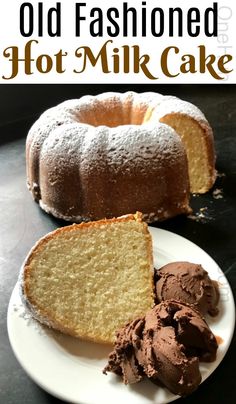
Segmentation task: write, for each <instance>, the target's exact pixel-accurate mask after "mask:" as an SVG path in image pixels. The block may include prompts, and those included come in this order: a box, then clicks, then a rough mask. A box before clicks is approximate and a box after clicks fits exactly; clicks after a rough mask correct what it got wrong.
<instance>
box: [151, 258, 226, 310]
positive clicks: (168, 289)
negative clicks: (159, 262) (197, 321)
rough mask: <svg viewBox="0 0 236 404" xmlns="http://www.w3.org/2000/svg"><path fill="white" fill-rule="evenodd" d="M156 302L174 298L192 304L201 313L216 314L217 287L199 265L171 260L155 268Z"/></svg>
mask: <svg viewBox="0 0 236 404" xmlns="http://www.w3.org/2000/svg"><path fill="white" fill-rule="evenodd" d="M155 285H156V296H157V302H161V301H163V300H167V299H176V300H179V301H181V302H184V303H189V304H191V305H194V306H195V307H196V309H198V310H199V311H200V312H201V313H202V314H203V315H205V314H206V313H208V314H210V315H211V316H216V315H217V314H218V309H217V304H218V302H219V289H218V284H217V282H216V281H213V280H211V279H210V277H209V275H208V273H207V271H205V270H204V269H203V268H202V266H201V265H197V264H192V263H190V262H172V263H171V264H167V265H165V266H164V267H162V268H160V269H159V270H155Z"/></svg>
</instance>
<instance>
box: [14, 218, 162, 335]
mask: <svg viewBox="0 0 236 404" xmlns="http://www.w3.org/2000/svg"><path fill="white" fill-rule="evenodd" d="M20 283H21V292H22V298H23V301H24V303H26V305H27V307H28V308H29V309H30V311H31V313H32V314H33V316H34V317H35V318H36V319H38V320H39V321H40V322H42V323H44V324H46V325H48V326H50V327H52V328H55V329H57V330H59V331H62V332H64V333H66V334H69V335H72V336H75V337H81V338H84V339H89V340H93V341H95V342H102V343H112V342H113V341H114V338H115V332H116V330H117V329H119V327H121V326H123V325H124V324H125V323H126V322H127V321H130V320H132V319H134V318H136V317H137V316H140V315H144V314H145V313H146V311H147V310H148V309H150V308H151V307H153V305H154V294H153V262H152V240H151V236H150V233H149V231H148V227H147V224H146V223H144V222H142V219H141V214H139V213H137V214H135V215H126V216H124V217H121V218H117V219H109V220H100V221H97V222H89V223H82V224H79V225H71V226H67V227H64V228H60V229H57V230H55V231H54V232H52V233H49V234H48V235H46V236H45V237H43V238H42V239H41V240H39V242H38V243H37V244H36V245H35V246H34V247H33V249H32V250H31V252H30V253H29V255H28V257H27V259H26V261H25V263H24V265H23V268H22V272H21V276H20Z"/></svg>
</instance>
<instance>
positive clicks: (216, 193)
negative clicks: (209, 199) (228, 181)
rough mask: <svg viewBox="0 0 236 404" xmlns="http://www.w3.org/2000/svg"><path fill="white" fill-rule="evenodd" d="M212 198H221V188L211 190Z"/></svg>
mask: <svg viewBox="0 0 236 404" xmlns="http://www.w3.org/2000/svg"><path fill="white" fill-rule="evenodd" d="M212 195H213V198H214V199H222V198H223V189H222V188H216V189H214V191H213V192H212Z"/></svg>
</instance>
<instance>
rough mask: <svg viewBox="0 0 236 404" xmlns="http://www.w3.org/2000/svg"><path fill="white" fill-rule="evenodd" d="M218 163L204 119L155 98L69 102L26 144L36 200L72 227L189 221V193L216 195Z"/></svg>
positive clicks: (47, 115) (190, 108)
mask: <svg viewBox="0 0 236 404" xmlns="http://www.w3.org/2000/svg"><path fill="white" fill-rule="evenodd" d="M214 162H215V154H214V145H213V136H212V130H211V127H210V126H209V124H208V122H207V120H206V118H205V117H204V115H203V114H202V113H201V111H199V109H198V108H197V107H195V106H194V105H192V104H190V103H188V102H185V101H181V100H180V99H178V98H175V97H170V96H162V95H160V94H157V93H152V92H147V93H142V94H137V93H134V92H127V93H124V94H121V93H104V94H100V95H98V96H84V97H82V98H80V99H79V100H69V101H65V102H63V103H61V104H59V105H58V106H56V107H54V108H51V109H49V110H47V111H46V112H44V113H43V114H42V115H41V117H40V118H39V119H38V121H36V123H35V124H34V125H33V126H32V128H31V129H30V131H29V134H28V137H27V142H26V164H27V182H28V186H29V189H30V191H31V192H32V194H33V197H34V199H35V200H36V201H38V202H39V203H40V206H41V207H42V208H43V209H44V210H45V211H46V212H48V213H51V214H53V215H54V216H56V217H58V218H62V219H65V220H68V221H73V222H81V221H89V220H97V219H102V218H105V217H107V218H109V217H114V216H120V215H123V214H126V213H130V212H134V211H136V210H138V211H141V212H143V215H144V219H145V220H147V221H148V222H152V221H156V220H163V219H166V218H170V217H173V216H176V215H178V214H181V213H185V214H186V213H189V212H190V208H189V195H190V194H189V192H190V188H191V191H192V192H196V193H197V192H206V191H207V190H209V189H210V188H211V187H212V185H213V183H214V180H215V169H214ZM189 179H190V185H189Z"/></svg>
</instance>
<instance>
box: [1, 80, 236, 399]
mask: <svg viewBox="0 0 236 404" xmlns="http://www.w3.org/2000/svg"><path fill="white" fill-rule="evenodd" d="M126 90H136V91H138V92H142V91H157V92H161V93H163V94H172V95H177V96H179V97H182V98H183V99H186V100H188V101H191V102H193V103H195V104H196V105H198V106H199V107H200V108H201V109H202V110H203V111H204V112H205V114H206V115H207V118H208V119H209V121H210V123H211V125H212V127H213V129H214V134H215V145H216V152H217V169H218V171H219V173H223V174H224V175H223V176H220V177H218V178H217V182H216V184H215V186H214V189H221V190H222V198H220V199H215V198H214V197H213V193H212V191H211V192H209V193H208V194H206V195H203V196H197V197H193V198H192V206H193V209H194V213H195V216H196V215H197V214H198V213H199V212H200V208H202V207H204V208H207V209H206V210H204V216H205V218H203V219H201V220H200V221H196V220H191V219H189V218H186V217H178V218H175V219H172V220H169V221H166V222H163V223H161V224H159V225H158V226H159V227H161V228H163V229H167V230H170V231H172V232H175V233H177V234H180V235H182V236H183V237H186V238H188V239H189V240H191V241H193V242H194V243H196V244H198V245H199V246H200V247H201V248H203V249H204V250H205V251H206V252H207V253H208V254H210V255H211V256H212V258H213V259H214V260H215V261H216V262H217V263H218V264H219V265H220V267H221V268H222V270H223V271H224V272H225V274H226V276H227V278H228V280H229V282H230V284H231V287H232V289H233V292H234V294H235V292H236V86H233V85H218V86H210V85H204V86H203V85H202V86H201V85H200V86H197V85H195V86H191V85H178V86H172V85H171V86H157V85H155V86H146V87H145V86H143V85H139V86H137V85H136V86H135V85H133V86H132V85H130V86H128V85H76V86H75V85H73V86H72V85H27V86H25V85H7V86H6V85H5V86H4V85H2V86H0V224H1V225H0V313H1V314H0V403H2V404H18V403H24V404H31V403H35V404H39V403H40V404H41V403H42V404H43V403H61V401H60V400H58V399H56V398H54V397H52V396H50V395H49V394H47V393H46V392H45V391H43V390H42V389H41V388H40V387H38V386H37V385H36V384H35V383H34V382H33V381H32V380H31V379H30V378H29V377H28V376H27V374H26V373H25V372H24V370H23V369H22V368H21V366H20V365H19V364H18V362H17V360H16V358H15V356H14V354H13V352H12V350H11V347H10V345H9V340H8V334H7V320H6V316H7V307H8V303H9V299H10V295H11V292H12V289H13V288H14V285H15V283H16V281H17V277H18V272H19V268H20V266H21V263H22V261H23V259H24V257H25V255H26V254H27V252H28V250H29V249H30V248H31V246H32V245H33V243H34V242H35V241H36V240H37V239H38V238H39V237H41V236H43V235H44V234H46V233H47V232H49V231H51V230H53V229H54V228H56V227H58V226H62V225H65V222H62V221H59V220H56V219H54V218H53V217H51V216H48V215H47V214H45V213H44V212H42V211H41V210H40V208H39V207H38V205H37V204H36V203H35V202H33V200H32V198H31V195H30V194H29V192H28V190H27V188H26V177H25V138H26V134H27V131H28V129H29V128H30V126H31V124H32V123H33V122H34V120H35V119H36V118H37V116H38V115H39V113H41V112H42V111H43V110H44V109H46V108H48V107H49V106H53V105H56V104H57V103H58V102H61V101H63V100H65V99H68V98H77V97H80V96H81V95H84V94H96V93H100V92H103V91H121V92H123V91H126ZM235 360H236V344H235V337H234V338H233V341H232V343H231V347H230V349H229V351H228V353H227V355H226V357H225V358H224V360H223V362H222V363H221V364H220V366H219V367H218V368H217V369H216V371H215V372H214V374H213V375H212V376H211V377H209V378H208V380H207V381H205V382H204V383H203V384H202V385H201V386H200V387H199V389H198V390H197V391H196V392H195V393H194V394H192V395H191V396H190V397H188V398H186V399H180V400H179V401H178V402H179V403H184V402H185V403H193V404H194V403H198V402H199V401H201V402H203V403H215V404H217V403H222V402H225V403H227V404H229V403H235V402H236V382H235Z"/></svg>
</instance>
